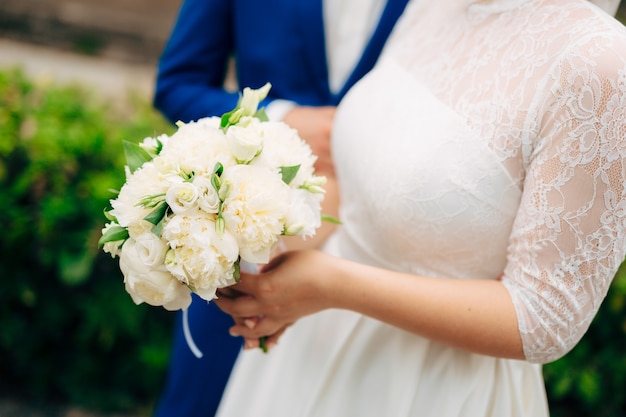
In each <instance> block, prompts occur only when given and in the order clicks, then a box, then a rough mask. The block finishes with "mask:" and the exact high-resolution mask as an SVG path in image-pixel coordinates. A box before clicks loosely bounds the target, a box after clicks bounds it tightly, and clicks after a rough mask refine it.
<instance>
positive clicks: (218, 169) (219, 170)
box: [213, 161, 224, 177]
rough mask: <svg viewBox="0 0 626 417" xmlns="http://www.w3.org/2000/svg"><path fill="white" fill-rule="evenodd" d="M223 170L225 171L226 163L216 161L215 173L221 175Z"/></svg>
mask: <svg viewBox="0 0 626 417" xmlns="http://www.w3.org/2000/svg"><path fill="white" fill-rule="evenodd" d="M222 172H224V165H222V163H221V162H219V161H218V162H216V163H215V166H214V167H213V173H214V174H217V176H218V177H219V176H221V175H222Z"/></svg>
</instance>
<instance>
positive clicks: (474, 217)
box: [333, 0, 626, 362]
mask: <svg viewBox="0 0 626 417" xmlns="http://www.w3.org/2000/svg"><path fill="white" fill-rule="evenodd" d="M335 135H336V140H335V142H334V144H333V152H334V156H335V158H336V160H337V165H338V167H337V172H338V177H339V180H340V185H341V189H342V193H343V195H342V204H343V207H342V212H341V216H342V218H343V219H344V220H345V225H344V227H343V230H342V231H341V233H342V234H343V235H344V240H345V241H346V242H347V244H346V246H347V247H348V248H349V249H347V251H348V252H352V255H353V256H354V257H358V258H359V259H366V260H368V261H369V262H371V263H374V264H379V265H383V266H385V267H388V268H393V269H399V270H407V271H412V272H415V273H420V274H427V275H432V276H441V277H452V278H468V279H471V278H491V279H498V278H499V277H500V278H501V279H502V282H503V283H504V285H505V286H506V287H507V289H508V290H509V293H510V295H511V297H512V300H513V303H514V305H515V309H516V312H517V315H518V321H519V329H520V334H521V337H522V341H523V345H524V352H525V355H526V357H527V359H528V360H529V361H532V362H548V361H552V360H554V359H556V358H558V357H560V356H562V355H563V354H565V353H566V352H567V351H569V350H570V349H571V348H572V347H573V346H574V345H575V343H576V342H577V341H578V340H579V339H580V338H581V337H582V335H583V334H584V332H585V331H586V330H587V328H588V326H589V324H590V322H591V320H592V319H593V317H594V315H595V313H596V312H597V310H598V308H599V305H600V303H601V302H602V300H603V298H604V297H605V295H606V292H607V290H608V287H609V285H610V282H611V280H612V278H613V276H614V274H615V272H616V269H617V267H618V266H619V264H620V263H621V261H622V260H623V259H624V255H625V251H626V242H625V235H626V199H625V196H626V190H625V188H624V184H626V166H625V164H624V158H625V157H626V30H625V29H624V28H623V27H622V25H621V24H620V23H618V22H617V21H615V20H613V19H612V18H611V17H609V16H608V15H607V14H605V13H603V12H602V11H600V10H599V9H598V8H596V7H595V6H593V5H591V4H589V3H587V2H586V1H583V0H500V1H499V0H494V1H487V2H477V1H468V0H447V1H430V0H413V1H412V2H411V3H409V5H408V6H407V9H406V11H405V14H404V17H403V18H402V19H401V20H400V22H399V23H398V26H397V27H396V30H395V32H394V33H393V34H392V37H391V39H390V41H389V42H388V45H387V48H386V52H385V53H384V55H383V56H382V57H381V59H380V61H379V64H378V65H377V67H376V68H375V69H374V70H373V71H372V73H370V74H369V75H368V76H367V77H365V78H364V79H363V80H362V81H361V82H360V83H359V84H358V85H357V86H356V87H355V88H354V89H353V91H352V92H350V93H349V95H348V96H347V97H346V99H345V100H344V103H342V105H341V106H340V108H339V112H338V114H337V119H336V128H335Z"/></svg>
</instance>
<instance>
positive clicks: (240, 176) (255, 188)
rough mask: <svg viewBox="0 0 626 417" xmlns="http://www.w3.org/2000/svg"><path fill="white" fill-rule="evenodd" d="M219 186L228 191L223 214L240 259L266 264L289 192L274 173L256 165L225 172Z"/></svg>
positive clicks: (281, 220) (288, 201)
mask: <svg viewBox="0 0 626 417" xmlns="http://www.w3.org/2000/svg"><path fill="white" fill-rule="evenodd" d="M222 183H224V184H227V186H228V187H229V189H230V192H229V193H228V195H227V196H226V198H225V200H224V205H223V208H222V210H223V212H222V215H223V217H224V222H225V225H226V229H227V230H229V231H230V233H231V234H232V235H233V236H234V237H235V239H236V240H237V243H238V244H239V250H240V254H241V259H243V260H245V261H248V262H252V263H266V262H268V261H269V256H270V252H271V250H272V248H273V247H274V245H275V244H276V243H277V242H278V238H279V236H280V235H281V233H282V232H283V229H284V222H285V217H286V214H287V210H288V208H289V203H290V194H289V193H290V191H291V189H290V188H289V186H287V185H286V184H285V183H284V182H283V181H282V179H281V177H280V175H278V174H277V173H276V172H273V171H270V170H269V169H267V168H265V167H260V166H255V165H237V166H234V167H231V168H227V169H225V170H224V173H223V175H222Z"/></svg>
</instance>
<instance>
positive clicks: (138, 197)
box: [111, 162, 169, 232]
mask: <svg viewBox="0 0 626 417" xmlns="http://www.w3.org/2000/svg"><path fill="white" fill-rule="evenodd" d="M168 188H169V184H167V183H165V182H163V181H162V180H161V175H160V173H159V171H158V170H157V169H156V166H155V165H154V164H153V163H152V162H146V163H145V164H143V166H142V167H141V168H139V169H137V170H136V171H135V172H134V173H132V174H130V175H129V176H128V177H127V178H126V183H125V184H124V185H123V186H122V189H121V190H120V193H119V194H118V196H117V198H116V199H114V200H111V207H113V209H112V210H111V215H113V216H114V217H115V218H116V219H117V221H118V223H119V224H120V226H122V227H129V226H132V225H135V226H139V227H140V228H141V229H142V230H143V229H144V228H148V229H149V228H150V227H151V225H150V224H149V223H148V222H146V221H145V220H143V219H144V217H146V215H148V213H150V211H152V209H151V208H146V207H142V206H141V205H139V204H138V203H139V202H140V201H142V200H143V199H144V198H145V197H147V196H161V197H163V196H165V192H166V191H167V189H168ZM157 198H158V197H157ZM142 223H144V224H143V225H142ZM144 226H145V227H144ZM129 232H130V230H129Z"/></svg>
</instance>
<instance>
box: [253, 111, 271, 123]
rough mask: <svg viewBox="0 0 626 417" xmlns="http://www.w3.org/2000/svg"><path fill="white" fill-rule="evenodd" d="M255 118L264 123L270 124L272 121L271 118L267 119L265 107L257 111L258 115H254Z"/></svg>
mask: <svg viewBox="0 0 626 417" xmlns="http://www.w3.org/2000/svg"><path fill="white" fill-rule="evenodd" d="M254 117H256V118H257V119H259V120H260V121H262V122H268V121H269V120H270V118H269V117H267V113H265V107H261V108H260V109H259V110H257V111H256V113H254Z"/></svg>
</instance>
